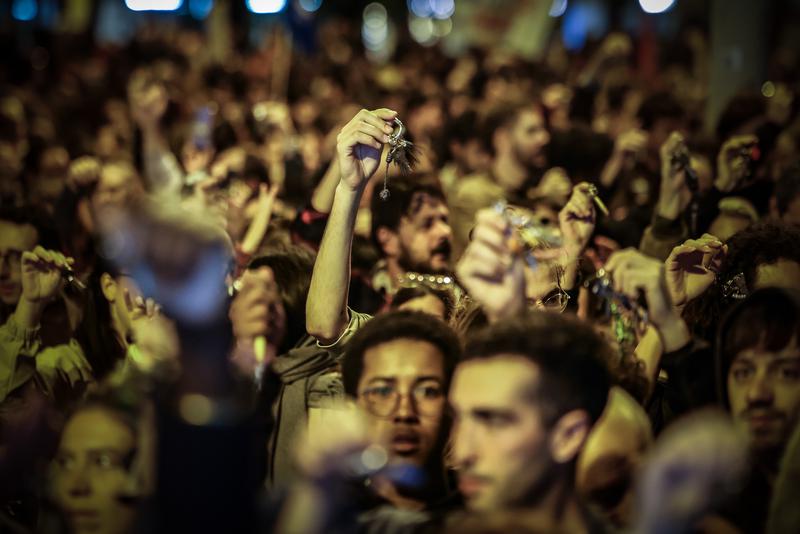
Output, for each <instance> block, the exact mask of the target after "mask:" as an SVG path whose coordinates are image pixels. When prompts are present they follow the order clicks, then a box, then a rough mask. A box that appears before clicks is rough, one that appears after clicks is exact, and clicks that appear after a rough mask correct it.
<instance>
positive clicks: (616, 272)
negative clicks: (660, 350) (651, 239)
mask: <svg viewBox="0 0 800 534" xmlns="http://www.w3.org/2000/svg"><path fill="white" fill-rule="evenodd" d="M605 269H606V270H607V271H608V272H609V273H611V276H612V279H613V281H614V288H615V289H616V291H618V292H620V293H622V294H624V295H626V296H627V297H628V298H629V299H631V300H632V301H634V302H635V301H636V300H638V299H639V296H640V294H644V297H645V299H646V300H647V311H648V314H649V315H648V316H649V318H650V320H651V321H652V322H653V325H655V327H656V328H657V329H658V330H659V332H660V333H661V337H662V342H663V345H664V350H665V351H666V352H671V351H673V350H676V349H679V348H680V347H682V346H683V345H684V344H686V342H688V340H689V337H688V336H689V334H688V330H687V328H686V324H685V323H684V322H683V320H682V319H681V317H680V315H679V314H678V312H677V311H676V310H675V308H674V307H673V305H672V301H671V300H670V296H669V292H668V291H667V285H666V280H665V273H664V270H665V269H664V264H663V263H661V262H660V261H658V260H656V259H654V258H651V257H649V256H645V255H644V254H642V253H641V252H639V251H638V250H636V249H630V248H629V249H625V250H623V251H621V252H617V253H615V254H614V255H612V256H611V258H609V260H608V263H606V266H605Z"/></svg>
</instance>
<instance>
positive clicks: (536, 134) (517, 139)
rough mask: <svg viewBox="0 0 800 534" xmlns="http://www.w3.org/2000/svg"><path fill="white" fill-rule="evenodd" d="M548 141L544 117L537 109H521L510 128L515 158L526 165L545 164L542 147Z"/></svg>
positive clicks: (548, 136) (548, 134) (538, 165)
mask: <svg viewBox="0 0 800 534" xmlns="http://www.w3.org/2000/svg"><path fill="white" fill-rule="evenodd" d="M548 143H550V133H549V132H548V131H547V128H545V124H544V117H542V114H541V113H539V111H538V110H535V109H528V110H525V111H523V112H522V113H521V114H520V116H519V118H518V119H517V121H516V122H515V123H514V126H513V127H512V129H511V149H512V151H513V154H514V157H515V158H516V160H517V161H518V162H519V163H520V164H522V165H524V166H526V167H544V166H545V165H547V159H546V157H545V152H544V148H545V147H546V146H547V144H548Z"/></svg>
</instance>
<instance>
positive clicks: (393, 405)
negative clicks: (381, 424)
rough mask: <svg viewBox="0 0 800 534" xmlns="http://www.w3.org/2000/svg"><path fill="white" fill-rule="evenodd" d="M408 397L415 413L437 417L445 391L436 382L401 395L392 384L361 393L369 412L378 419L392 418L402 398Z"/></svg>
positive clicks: (370, 388) (422, 385) (375, 386)
mask: <svg viewBox="0 0 800 534" xmlns="http://www.w3.org/2000/svg"><path fill="white" fill-rule="evenodd" d="M403 395H408V396H409V397H410V400H411V405H412V407H413V410H414V413H416V414H418V415H437V414H438V413H439V412H440V411H441V409H442V403H443V401H444V389H443V388H442V385H441V384H438V383H436V382H430V381H428V382H425V383H422V384H418V385H416V386H414V388H413V389H412V390H411V392H410V393H405V394H404V393H400V391H398V390H397V386H395V385H394V384H391V383H386V384H378V385H374V386H371V387H368V388H367V389H365V390H363V391H362V392H361V397H363V399H364V401H365V404H366V408H367V411H369V412H370V413H371V414H372V415H375V416H377V417H390V416H392V415H394V414H395V413H396V412H397V410H398V408H399V407H400V398H401V397H402V396H403Z"/></svg>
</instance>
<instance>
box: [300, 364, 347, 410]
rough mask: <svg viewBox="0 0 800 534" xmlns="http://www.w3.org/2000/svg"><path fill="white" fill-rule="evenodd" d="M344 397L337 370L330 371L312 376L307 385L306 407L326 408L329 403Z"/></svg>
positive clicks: (340, 376)
mask: <svg viewBox="0 0 800 534" xmlns="http://www.w3.org/2000/svg"><path fill="white" fill-rule="evenodd" d="M342 399H344V384H343V383H342V374H341V373H340V372H339V371H335V370H333V371H331V372H329V373H325V374H321V375H319V376H317V377H316V378H314V379H313V380H312V381H311V384H310V385H309V391H308V407H309V408H328V407H329V406H330V404H332V403H334V402H336V401H340V400H342Z"/></svg>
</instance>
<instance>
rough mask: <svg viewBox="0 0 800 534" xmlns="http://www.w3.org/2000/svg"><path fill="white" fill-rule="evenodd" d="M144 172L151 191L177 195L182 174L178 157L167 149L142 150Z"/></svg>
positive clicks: (179, 190)
mask: <svg viewBox="0 0 800 534" xmlns="http://www.w3.org/2000/svg"><path fill="white" fill-rule="evenodd" d="M144 172H145V176H146V177H147V184H148V186H149V187H150V190H151V191H152V192H153V193H156V194H158V195H163V196H178V195H180V192H181V189H182V187H183V182H184V176H183V170H182V169H181V166H180V164H179V163H178V159H177V158H176V157H175V155H174V154H173V153H172V152H170V151H169V150H168V149H158V150H156V149H152V148H148V149H146V150H145V151H144Z"/></svg>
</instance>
